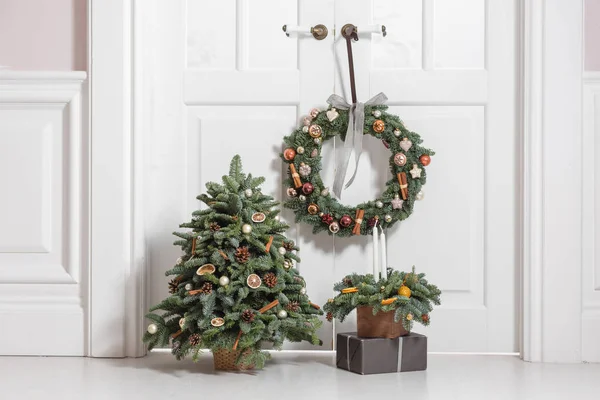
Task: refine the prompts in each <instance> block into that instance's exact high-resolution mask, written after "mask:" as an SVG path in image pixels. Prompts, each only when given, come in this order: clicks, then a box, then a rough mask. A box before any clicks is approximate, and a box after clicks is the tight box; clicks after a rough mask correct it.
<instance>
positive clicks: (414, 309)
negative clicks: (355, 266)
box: [323, 267, 441, 331]
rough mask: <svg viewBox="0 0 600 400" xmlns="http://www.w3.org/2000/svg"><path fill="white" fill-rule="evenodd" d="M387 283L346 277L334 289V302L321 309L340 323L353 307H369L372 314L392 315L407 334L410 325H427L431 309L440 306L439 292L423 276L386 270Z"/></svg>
mask: <svg viewBox="0 0 600 400" xmlns="http://www.w3.org/2000/svg"><path fill="white" fill-rule="evenodd" d="M387 275H388V277H387V278H386V279H380V280H376V279H374V278H373V275H372V274H367V275H358V274H351V275H347V276H346V277H344V279H342V281H341V282H338V283H336V284H335V285H334V286H333V288H334V290H335V291H339V292H340V294H338V295H337V296H336V297H335V298H333V299H329V301H328V302H327V304H325V305H324V306H323V310H324V311H326V312H327V319H328V320H330V321H331V320H332V319H333V318H337V319H339V320H340V321H343V320H344V319H345V318H346V317H347V316H348V314H350V313H351V312H352V310H354V309H355V308H356V307H360V306H372V307H373V314H374V315H375V314H377V313H378V312H380V311H381V312H387V311H394V321H396V322H398V321H402V325H403V327H404V329H406V330H407V331H410V330H411V328H412V326H413V323H414V322H415V321H416V322H419V323H421V324H423V325H425V326H427V325H429V323H430V316H429V313H430V312H431V311H432V310H433V305H440V295H441V291H440V290H439V289H438V288H437V286H435V285H432V284H431V283H429V282H427V280H426V279H425V274H423V273H421V274H417V273H416V272H415V267H413V269H412V271H411V272H400V271H395V270H393V269H391V268H388V269H387Z"/></svg>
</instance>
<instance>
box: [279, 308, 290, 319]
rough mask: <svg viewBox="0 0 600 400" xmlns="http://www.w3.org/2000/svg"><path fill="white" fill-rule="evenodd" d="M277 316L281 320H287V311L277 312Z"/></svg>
mask: <svg viewBox="0 0 600 400" xmlns="http://www.w3.org/2000/svg"><path fill="white" fill-rule="evenodd" d="M277 316H278V317H279V318H281V319H284V318H287V316H288V314H287V311H285V310H279V312H278V313H277Z"/></svg>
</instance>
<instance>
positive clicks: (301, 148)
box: [296, 146, 304, 154]
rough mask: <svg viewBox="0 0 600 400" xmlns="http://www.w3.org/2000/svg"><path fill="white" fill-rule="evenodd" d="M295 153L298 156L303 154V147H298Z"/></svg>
mask: <svg viewBox="0 0 600 400" xmlns="http://www.w3.org/2000/svg"><path fill="white" fill-rule="evenodd" d="M296 153H298V154H304V147H302V146H298V148H297V149H296Z"/></svg>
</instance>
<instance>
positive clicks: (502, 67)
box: [135, 0, 520, 353]
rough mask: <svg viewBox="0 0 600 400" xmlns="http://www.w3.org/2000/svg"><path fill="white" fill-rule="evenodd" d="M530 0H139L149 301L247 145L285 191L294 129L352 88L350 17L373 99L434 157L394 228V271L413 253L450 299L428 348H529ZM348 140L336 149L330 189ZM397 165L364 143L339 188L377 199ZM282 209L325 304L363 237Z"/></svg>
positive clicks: (327, 334) (247, 157)
mask: <svg viewBox="0 0 600 400" xmlns="http://www.w3.org/2000/svg"><path fill="white" fill-rule="evenodd" d="M516 3H517V2H516V0H515V1H504V0H487V1H486V0H452V1H440V0H438V1H434V0H421V1H417V0H401V1H400V0H393V1H392V0H370V1H363V0H344V1H342V0H297V1H292V0H285V1H280V0H253V1H249V0H237V1H235V0H227V1H220V2H206V1H201V0H187V1H184V0H177V1H169V2H165V1H158V0H151V1H144V2H138V3H137V10H136V21H139V22H140V27H139V28H138V29H137V30H136V32H135V34H136V35H137V38H138V43H139V44H140V47H139V48H138V55H137V57H138V58H136V60H137V62H140V61H141V62H142V64H141V65H142V67H141V68H140V70H141V75H140V76H137V77H136V82H138V83H139V86H138V87H137V90H139V93H138V94H139V98H140V99H142V101H141V103H140V104H138V106H139V107H140V109H141V110H142V116H143V118H142V120H141V122H140V124H141V126H140V128H141V130H142V131H143V132H145V134H144V137H143V141H144V144H143V146H144V149H143V153H144V159H145V160H144V165H145V170H144V174H145V179H144V192H145V193H144V194H145V196H144V199H145V200H144V203H145V210H144V213H145V221H144V225H145V231H146V232H145V235H146V243H147V245H148V254H147V257H148V258H147V263H148V268H149V278H150V279H149V285H148V301H149V303H151V304H155V303H157V302H158V301H160V300H161V299H162V298H163V297H164V296H166V295H167V286H166V278H165V277H164V271H165V270H167V269H168V268H170V267H171V266H172V265H173V261H174V260H175V259H176V258H177V257H178V255H179V253H178V249H177V248H175V247H173V246H172V244H171V243H172V241H173V237H172V236H171V235H170V232H172V231H173V230H176V229H177V226H178V224H179V223H181V222H182V221H185V220H187V219H188V218H189V213H190V212H191V211H193V210H194V209H196V207H198V206H199V203H198V202H197V201H196V200H195V196H196V195H197V194H198V193H201V192H202V191H203V190H204V184H205V183H206V182H208V181H212V180H218V179H220V177H221V175H223V174H224V173H225V172H226V171H227V166H228V162H229V160H230V159H231V157H232V156H233V155H234V154H240V155H241V156H242V159H243V162H244V166H245V169H246V171H247V172H252V173H253V174H254V175H264V176H266V177H267V183H266V184H265V189H266V191H268V192H269V193H271V194H273V195H274V196H275V197H276V198H278V199H282V197H283V195H284V191H283V188H282V186H281V182H282V175H283V174H284V169H283V166H282V163H281V162H280V160H279V158H278V153H279V152H280V151H281V145H282V137H283V136H284V135H287V134H289V133H290V132H291V130H292V129H293V128H294V127H295V126H296V125H298V124H299V122H300V120H301V118H302V117H303V116H304V115H305V114H306V113H307V112H308V110H309V109H310V108H312V107H321V108H324V107H325V106H326V103H325V101H326V99H327V97H328V96H329V95H330V94H331V93H333V92H335V93H337V94H341V95H345V97H346V98H347V99H349V98H350V93H349V84H348V83H349V80H348V70H347V58H346V49H345V42H344V40H343V39H341V35H340V31H341V27H342V26H343V25H344V24H346V23H352V24H355V25H357V26H358V31H359V36H360V39H359V41H358V42H356V43H355V44H354V45H353V46H354V47H353V49H354V58H355V69H356V78H357V89H358V98H359V100H361V101H366V100H368V99H369V98H370V97H371V96H373V95H375V94H376V93H378V92H380V91H383V92H384V93H386V94H387V96H388V98H389V101H388V105H389V106H390V110H391V111H392V112H394V113H397V114H398V115H399V116H400V117H401V118H402V119H403V120H404V122H405V124H406V125H407V127H408V128H409V129H411V130H414V131H416V132H419V133H420V134H421V135H422V137H423V138H424V140H425V145H426V146H428V147H431V148H433V149H434V150H435V151H436V153H437V154H436V156H435V157H433V161H432V164H431V166H430V167H429V169H428V178H429V179H428V184H427V186H426V187H425V192H426V195H425V198H424V200H422V201H420V202H418V204H416V206H415V212H414V214H413V215H412V216H411V218H410V219H409V220H407V221H405V222H403V223H401V224H399V226H395V227H394V228H393V229H391V230H390V231H389V232H388V249H389V250H388V252H389V255H388V259H389V260H390V265H391V266H393V267H395V268H398V269H409V268H411V266H412V265H416V266H417V268H418V269H419V270H420V271H422V272H426V273H427V274H428V276H429V277H430V280H431V281H433V282H435V283H437V284H439V286H440V287H441V288H442V290H443V293H444V294H443V297H442V299H443V305H442V306H441V307H440V308H439V309H437V310H436V311H435V312H434V313H433V314H432V325H431V327H430V328H427V329H419V328H417V331H419V332H423V333H426V334H427V335H428V336H429V337H430V350H431V351H444V352H485V353H490V352H509V353H511V352H517V351H518V350H519V348H518V330H517V321H518V311H517V310H518V307H517V304H518V290H517V288H518V271H519V266H518V260H519V254H518V248H517V243H518V242H519V234H518V232H519V228H518V226H519V224H518V218H519V215H518V199H519V195H520V193H519V187H520V176H519V172H518V171H519V168H518V163H519V158H518V154H519V148H518V123H517V113H516V110H517V81H516V72H517V57H516V53H517V49H516V43H517V37H516V34H517V30H518V29H517V28H518V26H517V20H518V18H517V17H518V15H517V4H516ZM286 24H287V25H288V27H292V26H300V27H306V28H308V27H311V26H314V25H316V24H324V25H326V26H327V27H328V29H329V35H328V36H327V38H325V39H324V40H321V41H318V40H316V39H314V38H313V37H312V36H311V35H310V34H302V33H300V34H291V35H290V37H286V35H285V34H284V33H283V32H282V29H281V27H282V26H283V25H286ZM376 24H383V25H385V26H386V28H387V32H388V35H387V37H382V35H379V34H371V33H361V27H363V32H364V31H366V30H367V28H369V27H371V26H374V25H376ZM138 66H139V64H138ZM335 145H336V143H330V144H327V145H326V146H325V147H326V150H325V152H324V154H325V157H324V159H325V161H324V169H323V175H324V179H325V181H326V182H328V183H329V184H330V185H331V183H332V180H333V165H334V163H333V161H334V160H333V149H334V146H335ZM337 145H339V143H337ZM387 159H388V153H387V151H386V149H385V148H384V147H383V146H381V144H380V143H376V142H375V141H373V140H370V139H367V140H366V143H365V153H364V154H363V156H362V158H361V163H360V167H359V171H358V174H357V178H356V180H355V182H354V184H353V185H352V186H351V187H350V188H349V189H348V190H347V191H345V192H344V194H343V198H342V200H343V201H344V202H348V203H351V204H354V203H357V202H359V201H362V200H367V199H371V198H374V197H376V196H378V195H379V193H380V191H381V190H382V188H383V185H384V182H385V181H386V180H387V179H389V176H388V174H389V171H388V166H387ZM283 216H284V219H286V220H287V221H290V222H291V225H292V229H291V230H290V232H289V235H290V236H292V237H294V238H295V239H296V240H297V242H298V244H299V245H300V247H301V253H300V256H301V258H302V260H303V262H302V263H301V264H300V265H299V267H298V268H299V269H300V273H301V274H303V275H304V276H305V277H306V280H307V287H308V293H309V295H310V296H311V297H312V299H313V301H314V302H317V303H320V304H323V303H324V302H326V300H327V298H329V297H331V296H332V289H331V286H332V283H333V282H334V281H338V280H340V279H341V278H342V277H343V276H344V275H345V274H347V273H350V272H353V271H356V272H363V273H365V272H367V271H369V270H370V268H371V266H370V260H371V255H370V254H369V252H370V245H369V244H370V243H369V240H368V239H367V238H365V237H355V238H349V239H336V238H332V237H330V236H328V235H326V234H321V235H313V234H312V233H311V228H310V227H309V226H303V225H295V224H293V214H291V213H290V212H284V214H283ZM354 324H355V319H354V317H352V318H349V320H348V321H346V322H344V323H336V324H335V325H332V324H328V323H326V324H325V325H324V327H323V328H322V330H321V332H320V334H321V337H322V339H323V341H324V346H323V347H322V348H323V349H324V350H330V349H331V345H332V343H333V339H334V336H335V332H340V331H350V330H353V329H354ZM288 348H310V346H307V345H297V344H296V345H289V347H288Z"/></svg>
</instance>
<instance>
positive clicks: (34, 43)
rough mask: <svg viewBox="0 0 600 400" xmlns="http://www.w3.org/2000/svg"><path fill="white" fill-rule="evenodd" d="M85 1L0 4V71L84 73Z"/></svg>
mask: <svg viewBox="0 0 600 400" xmlns="http://www.w3.org/2000/svg"><path fill="white" fill-rule="evenodd" d="M86 60H87V0H0V67H2V66H3V67H8V68H9V69H11V70H38V71H42V70H44V71H73V70H75V71H85V70H86V67H87V61H86Z"/></svg>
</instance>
